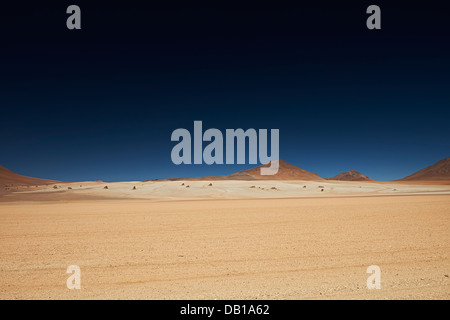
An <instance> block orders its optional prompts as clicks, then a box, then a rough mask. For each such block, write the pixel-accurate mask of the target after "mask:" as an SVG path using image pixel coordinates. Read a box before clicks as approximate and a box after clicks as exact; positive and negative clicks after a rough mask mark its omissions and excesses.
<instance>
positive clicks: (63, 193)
mask: <svg viewBox="0 0 450 320" xmlns="http://www.w3.org/2000/svg"><path fill="white" fill-rule="evenodd" d="M55 186H56V188H55ZM105 186H107V187H108V189H104V188H105ZM134 187H135V188H136V189H135V190H134V189H133V188H134ZM69 188H70V189H69ZM1 192H3V194H2V193H1ZM419 194H428V195H429V194H450V182H442V181H441V182H432V183H430V182H427V183H424V182H418V183H414V184H412V183H404V182H367V181H364V182H358V181H356V182H349V181H279V180H275V181H269V180H257V181H237V180H234V181H149V182H139V181H134V182H114V183H105V182H77V183H75V182H73V183H60V184H56V185H54V184H52V185H43V186H26V187H14V188H9V190H8V191H6V190H4V189H3V190H0V202H4V201H36V200H51V201H55V200H86V199H87V200H89V199H91V200H96V199H97V200H98V199H142V200H144V199H147V200H170V201H172V200H194V199H197V200H200V199H203V200H206V199H261V198H264V199H267V198H299V197H348V196H352V197H353V196H380V195H419Z"/></svg>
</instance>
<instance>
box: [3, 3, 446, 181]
mask: <svg viewBox="0 0 450 320" xmlns="http://www.w3.org/2000/svg"><path fill="white" fill-rule="evenodd" d="M390 2H392V1H390ZM108 3H109V2H105V4H103V5H101V4H99V3H97V2H96V4H95V5H94V4H92V1H90V2H86V1H78V2H77V4H78V5H79V6H80V7H81V11H82V29H81V30H74V31H70V30H68V29H67V28H66V18H67V17H68V15H67V14H66V13H65V11H66V8H67V6H68V5H70V4H72V3H69V2H66V1H60V2H58V4H56V5H55V4H53V5H47V4H44V3H41V2H36V3H34V4H31V5H23V4H17V5H15V6H11V5H5V6H4V5H3V4H2V11H1V13H0V14H1V22H0V23H1V28H0V35H1V39H2V42H1V44H0V46H1V50H0V66H1V71H0V124H1V126H0V165H2V166H4V167H7V168H9V169H11V170H13V171H15V172H18V173H21V174H25V175H29V176H35V177H40V178H49V179H58V180H67V181H77V180H78V181H81V180H99V179H101V180H104V181H120V180H145V179H155V178H169V177H185V176H203V175H216V174H229V173H232V172H234V171H238V170H244V169H247V168H250V167H252V165H212V166H207V165H180V166H176V165H174V164H173V163H172V162H171V158H170V153H171V149H172V147H173V146H174V145H175V143H174V142H171V141H170V136H171V133H172V131H173V130H175V129H177V128H186V129H188V130H190V131H191V132H192V130H193V122H194V121H195V120H202V121H203V126H204V128H205V129H208V128H218V129H221V130H225V129H227V128H230V129H231V128H232V129H236V128H243V129H248V128H255V129H259V128H265V129H279V130H280V158H282V159H284V160H286V161H287V162H290V163H292V164H295V165H298V166H300V167H301V168H303V169H305V170H309V171H312V172H316V173H318V174H319V175H320V176H322V177H331V176H334V175H336V174H338V173H340V172H342V171H347V170H351V169H355V170H358V171H360V172H362V173H363V174H365V175H367V176H369V177H371V178H373V179H377V180H390V179H399V178H402V177H404V176H407V175H409V174H411V173H413V172H415V171H417V170H419V169H422V168H424V167H426V166H428V165H431V164H433V163H435V162H437V161H439V160H441V159H443V158H445V157H448V156H450V152H449V150H450V125H449V123H450V121H449V120H450V111H449V106H450V41H449V34H450V33H449V29H450V28H449V23H448V13H446V12H445V11H444V10H442V8H440V7H439V6H437V5H436V4H435V3H434V2H433V1H427V2H426V3H425V4H423V5H422V6H420V7H414V6H411V5H409V6H405V4H407V2H405V3H401V2H396V6H393V5H392V3H391V4H390V3H389V2H386V1H379V2H378V4H379V5H380V7H381V10H382V29H381V30H373V31H371V30H368V29H367V28H366V19H367V17H368V15H367V14H366V13H365V11H366V8H367V7H368V6H369V5H370V4H372V3H371V2H365V1H359V2H357V4H356V5H355V4H351V5H350V4H345V3H344V2H341V1H334V2H330V4H327V3H326V2H324V1H320V3H318V4H315V5H306V4H298V7H275V4H274V3H272V4H271V6H270V7H264V6H260V7H230V8H222V7H213V4H211V7H203V8H199V7H189V4H188V3H186V2H184V4H182V5H178V6H176V5H172V6H171V7H170V8H164V7H155V6H150V5H148V6H143V5H142V4H140V3H138V2H137V1H126V2H124V3H123V4H121V5H120V6H116V5H112V4H110V5H108Z"/></svg>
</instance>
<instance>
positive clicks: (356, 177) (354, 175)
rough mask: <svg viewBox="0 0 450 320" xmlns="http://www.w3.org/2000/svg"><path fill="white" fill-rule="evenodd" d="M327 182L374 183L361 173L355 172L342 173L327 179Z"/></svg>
mask: <svg viewBox="0 0 450 320" xmlns="http://www.w3.org/2000/svg"><path fill="white" fill-rule="evenodd" d="M328 180H340V181H374V180H372V179H370V178H369V177H367V176H365V175H363V174H362V173H361V172H359V171H356V170H350V171H346V172H342V173H340V174H338V175H336V176H334V177H333V178H328Z"/></svg>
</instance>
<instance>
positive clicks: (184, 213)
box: [0, 182, 450, 299]
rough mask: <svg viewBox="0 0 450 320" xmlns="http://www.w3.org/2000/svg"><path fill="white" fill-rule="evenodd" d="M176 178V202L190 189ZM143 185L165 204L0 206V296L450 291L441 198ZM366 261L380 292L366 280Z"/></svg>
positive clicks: (449, 243) (338, 295)
mask: <svg viewBox="0 0 450 320" xmlns="http://www.w3.org/2000/svg"><path fill="white" fill-rule="evenodd" d="M197 183H201V182H197ZM216 183H217V182H216ZM216 183H215V184H216ZM247 183H248V182H247ZM264 183H265V182H255V183H252V184H254V185H258V186H260V187H262V184H264ZM179 184H180V183H179V182H176V185H174V186H173V188H174V190H182V191H180V199H181V198H183V194H182V193H181V192H186V193H187V192H195V187H192V189H191V188H188V189H190V190H186V189H182V188H181V186H179ZM190 184H191V185H196V183H193V182H190ZM260 184H261V185H260ZM271 184H273V183H271ZM289 184H292V183H289ZM289 184H287V183H286V185H284V184H283V185H278V187H280V188H281V187H283V188H284V187H285V186H287V185H289ZM309 184H310V185H309V186H308V188H309V187H310V188H311V190H313V184H312V183H311V182H310V183H309ZM321 184H324V185H327V183H326V182H323V183H321ZM148 185H149V188H154V189H152V190H153V191H155V192H154V193H156V192H159V193H160V195H158V194H157V196H155V198H158V197H159V198H163V199H162V200H161V199H160V200H136V199H125V198H124V197H123V199H122V198H121V197H119V198H121V199H120V200H106V199H105V200H102V201H97V200H87V199H85V200H63V197H62V198H60V201H39V202H34V201H29V200H31V198H25V199H26V200H28V201H21V202H18V201H11V200H14V199H16V200H17V199H18V198H13V197H12V198H11V197H10V198H8V199H9V201H8V202H1V203H0V226H1V227H0V241H1V245H0V257H1V261H0V298H1V299H449V298H450V279H449V275H450V256H449V252H450V251H449V248H450V232H449V230H450V195H448V194H447V195H439V194H434V195H408V196H402V195H391V196H388V195H383V192H388V193H394V192H395V191H393V190H392V189H398V188H395V187H393V186H391V185H388V186H385V188H387V189H385V191H383V192H381V191H380V190H379V189H377V188H381V187H380V186H378V184H374V186H372V187H371V186H370V185H369V184H366V185H369V186H368V187H367V188H374V190H373V193H374V194H375V195H377V196H371V197H366V196H359V197H348V196H343V194H345V192H342V193H339V192H341V191H342V190H337V188H335V189H334V192H335V193H336V194H335V195H338V197H330V198H327V197H320V198H318V197H316V198H314V197H305V198H300V199H246V200H239V199H237V200H224V199H216V200H197V201H185V200H179V201H167V200H168V199H169V198H170V197H171V196H172V191H170V192H167V191H162V190H158V189H157V188H158V186H157V183H155V182H150V183H148ZM203 185H204V183H203V184H202V187H201V190H204V189H207V188H208V187H204V186H203ZM292 185H293V186H295V191H296V192H303V190H301V191H298V184H292ZM350 185H351V184H345V183H344V184H343V188H345V186H350ZM109 186H110V187H111V188H110V189H108V190H103V189H100V188H99V190H97V191H98V192H110V193H109V194H111V191H114V184H113V185H111V184H110V185H109ZM117 186H118V185H117ZM130 186H132V184H130V185H128V187H130ZM267 186H268V187H269V186H270V185H268V184H267ZM97 187H98V186H92V188H94V189H95V188H97ZM137 187H138V188H139V189H138V190H135V191H138V192H139V191H140V189H141V187H142V186H137ZM213 187H215V186H213ZM216 187H217V188H218V187H219V186H216ZM447 187H448V186H440V187H439V186H436V187H433V188H435V189H433V190H434V192H436V193H439V192H442V189H439V188H444V189H445V188H447ZM86 188H88V187H86ZM177 188H178V189H177ZM198 188H199V189H200V187H198ZM292 188H294V187H292ZM308 188H306V189H308ZM325 188H326V186H325ZM330 188H331V187H330ZM404 188H409V189H402V191H401V192H406V191H405V190H410V193H411V194H413V193H416V191H417V190H418V189H415V188H416V187H414V186H405V187H404ZM128 189H129V188H128ZM142 189H143V188H142ZM238 189H239V188H238ZM314 189H317V188H316V187H314ZM358 189H359V188H358ZM242 190H244V188H243V187H242V188H241V191H242ZM245 190H246V192H255V193H257V194H259V193H264V192H266V193H269V192H272V193H276V192H280V193H281V192H282V191H276V190H260V189H258V188H255V189H251V190H250V189H249V187H248V185H247V186H246V187H245ZM377 190H378V191H377ZM399 190H400V189H399ZM70 191H73V190H70ZM79 191H80V192H84V191H83V190H79ZM39 192H49V193H51V192H56V191H53V190H40V191H39ZM138 192H136V194H137V193H138ZM145 192H147V191H142V193H143V194H144V195H145ZM164 192H166V193H164ZM229 192H232V191H229ZM235 192H239V191H235ZM305 192H308V191H305ZM313 192H315V193H319V194H323V192H321V191H320V192H318V191H317V190H314V191H311V194H312V193H313ZM324 192H325V191H324ZM329 192H330V193H331V190H329ZM371 192H372V191H371ZM57 194H59V195H61V193H54V194H53V196H55V197H56V195H57ZM117 194H120V192H117ZM161 194H162V196H161ZM308 195H309V194H308ZM227 196H229V194H228V195H224V197H227ZM16 197H17V194H16ZM201 197H204V193H202V194H201ZM3 198H5V197H3ZM69 265H78V266H79V267H80V268H81V285H82V288H81V290H69V289H67V288H66V280H67V277H68V276H69V275H68V274H66V268H67V267H68V266H69ZM370 265H378V266H379V267H380V268H381V286H382V287H381V289H380V290H368V289H367V287H366V280H367V277H368V276H369V275H368V274H367V273H366V270H367V267H368V266H370Z"/></svg>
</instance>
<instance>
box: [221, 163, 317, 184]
mask: <svg viewBox="0 0 450 320" xmlns="http://www.w3.org/2000/svg"><path fill="white" fill-rule="evenodd" d="M261 167H268V165H267V164H264V165H261V166H258V167H255V168H252V169H248V170H244V171H239V172H235V173H233V174H230V175H229V176H228V177H229V178H230V179H239V180H324V179H323V178H321V177H319V175H317V174H316V173H313V172H309V171H306V170H304V169H302V168H299V167H297V166H294V165H293V164H290V163H287V162H286V161H284V160H281V159H280V160H278V172H277V173H276V174H274V175H268V176H267V175H261Z"/></svg>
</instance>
